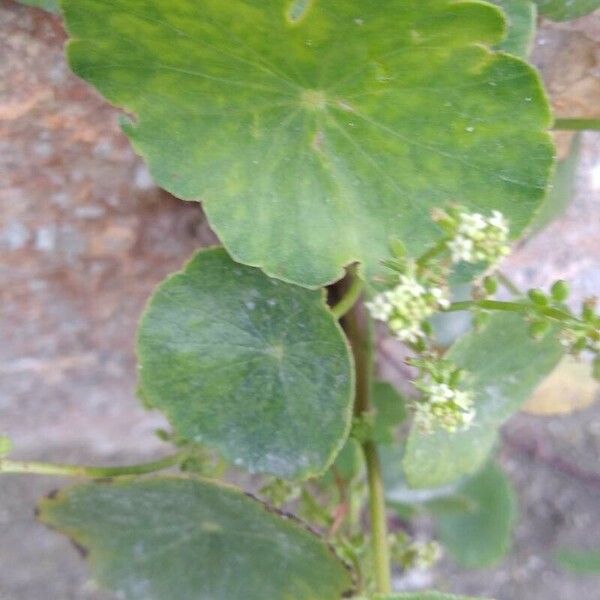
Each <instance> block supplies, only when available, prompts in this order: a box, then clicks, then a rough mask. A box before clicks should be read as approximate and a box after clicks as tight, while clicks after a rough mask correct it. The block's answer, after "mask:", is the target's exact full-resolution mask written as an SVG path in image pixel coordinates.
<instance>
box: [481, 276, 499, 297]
mask: <svg viewBox="0 0 600 600" xmlns="http://www.w3.org/2000/svg"><path fill="white" fill-rule="evenodd" d="M483 289H484V290H485V291H486V292H487V294H488V296H491V295H492V294H495V293H496V291H497V290H498V280H497V279H496V278H495V277H486V278H485V279H484V280H483Z"/></svg>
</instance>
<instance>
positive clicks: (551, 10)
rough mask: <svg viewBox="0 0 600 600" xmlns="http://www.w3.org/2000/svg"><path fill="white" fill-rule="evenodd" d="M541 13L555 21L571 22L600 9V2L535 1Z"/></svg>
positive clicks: (572, 0) (573, 0)
mask: <svg viewBox="0 0 600 600" xmlns="http://www.w3.org/2000/svg"><path fill="white" fill-rule="evenodd" d="M535 2H536V3H537V5H538V8H539V9H540V13H541V14H542V15H544V16H545V17H548V18H549V19H552V20H553V21H569V20H571V19H577V18H578V17H583V15H587V14H588V13H591V12H593V11H595V10H598V9H600V0H535Z"/></svg>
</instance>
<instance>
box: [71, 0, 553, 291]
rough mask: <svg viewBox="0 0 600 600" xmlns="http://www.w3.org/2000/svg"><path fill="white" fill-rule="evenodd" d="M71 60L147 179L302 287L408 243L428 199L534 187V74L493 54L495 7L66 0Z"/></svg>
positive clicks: (470, 198)
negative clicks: (142, 163) (121, 122)
mask: <svg viewBox="0 0 600 600" xmlns="http://www.w3.org/2000/svg"><path fill="white" fill-rule="evenodd" d="M63 8H64V12H65V18H66V24H67V28H68V30H69V32H70V35H71V38H72V40H71V42H70V44H69V47H68V56H69V60H70V64H71V66H72V68H73V69H74V71H75V72H76V73H77V74H78V75H80V76H81V77H82V78H84V79H86V80H87V81H89V82H90V83H92V84H93V85H94V86H96V88H97V89H98V90H99V91H100V92H101V93H102V94H104V96H105V97H106V98H107V99H108V100H110V101H111V102H113V103H114V104H116V105H117V106H119V107H122V108H124V109H125V110H126V111H128V112H129V113H132V114H133V115H135V117H136V119H135V121H134V122H132V123H130V124H128V125H126V126H125V131H126V133H127V135H129V137H130V138H131V140H132V142H133V145H134V146H135V148H136V150H137V151H138V152H139V153H140V154H141V155H142V156H144V157H145V159H146V160H147V161H148V164H149V166H150V170H151V172H152V174H153V176H154V178H155V180H156V181H157V182H158V183H159V184H160V185H161V186H163V187H164V188H166V189H167V190H169V191H170V192H172V193H173V194H175V195H176V196H179V197H180V198H184V199H186V200H202V201H203V204H204V209H205V211H206V214H207V215H208V218H209V221H210V223H211V225H212V227H213V228H214V229H215V231H216V232H217V234H218V235H219V237H220V239H221V240H222V242H223V244H224V245H225V247H226V248H227V249H228V251H229V252H230V253H231V255H232V256H233V257H234V258H235V259H236V260H237V261H238V262H242V263H245V264H249V265H254V266H259V267H261V268H262V269H263V270H264V271H265V272H266V273H268V274H269V275H272V276H275V277H277V278H280V279H283V280H287V281H292V282H295V283H298V284H301V285H305V286H307V287H318V286H321V285H323V284H325V283H329V282H331V281H334V280H337V279H338V278H340V277H341V275H342V274H343V267H344V266H345V265H348V264H349V263H351V262H353V261H359V262H361V263H363V265H364V269H365V270H366V273H367V274H368V275H369V276H370V275H372V274H374V273H376V272H380V270H381V269H382V266H381V260H382V259H383V258H386V257H387V255H388V242H389V240H390V238H400V239H402V240H403V242H404V243H405V245H406V246H407V249H408V251H409V253H410V254H413V255H415V254H417V253H419V252H420V251H421V250H423V249H424V248H425V247H426V246H427V245H429V244H430V243H431V242H432V240H433V239H437V236H438V231H437V229H436V228H435V226H434V225H433V224H432V222H431V219H430V214H429V213H430V209H431V208H432V207H434V206H440V205H445V204H448V203H451V202H460V203H461V204H463V205H465V206H466V207H468V208H471V209H478V210H484V211H489V210H490V209H492V208H493V209H498V210H501V211H503V212H504V213H505V214H506V215H507V217H508V218H509V219H510V221H511V225H512V231H513V233H514V234H515V235H517V234H518V233H519V232H521V231H522V230H523V228H524V227H525V226H526V225H527V223H528V222H529V221H530V219H531V217H532V215H533V213H534V212H535V209H536V207H537V205H538V204H539V202H540V201H541V199H542V197H543V195H544V190H545V187H546V183H547V179H548V175H549V172H550V168H551V165H552V162H553V148H552V144H551V142H550V138H549V136H548V134H547V132H546V131H545V130H546V129H547V128H548V127H549V126H550V124H551V117H550V110H549V106H548V103H547V100H546V98H545V95H544V92H543V91H542V88H541V85H540V81H539V78H538V75H537V74H536V72H535V71H534V70H533V69H532V68H531V67H530V66H529V65H527V64H526V63H524V62H522V61H521V60H519V59H517V58H515V57H512V56H508V55H503V54H497V53H493V52H491V51H490V50H489V49H488V47H489V46H492V45H494V44H496V43H498V42H500V41H501V39H502V38H503V36H504V32H505V23H504V19H503V16H502V14H501V11H500V10H499V9H498V8H496V7H494V6H492V5H489V4H486V3H484V2H479V1H477V2H474V1H468V0H467V1H461V2H456V1H455V0H419V1H418V2H407V1H406V0H379V1H378V2H354V1H351V0H313V1H301V0H228V1H227V2H223V1H222V0H203V2H202V3H201V4H200V3H198V1H197V0H137V1H136V2H135V3H132V2H131V0H111V1H110V2H108V1H107V0H63Z"/></svg>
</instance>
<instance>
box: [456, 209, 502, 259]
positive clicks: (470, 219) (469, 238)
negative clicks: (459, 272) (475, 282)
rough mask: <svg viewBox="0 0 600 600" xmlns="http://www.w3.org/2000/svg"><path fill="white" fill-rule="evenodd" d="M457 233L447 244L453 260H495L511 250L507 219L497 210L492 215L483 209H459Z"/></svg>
mask: <svg viewBox="0 0 600 600" xmlns="http://www.w3.org/2000/svg"><path fill="white" fill-rule="evenodd" d="M455 227H456V230H455V234H454V236H453V238H452V239H451V240H450V241H448V243H447V246H448V249H449V250H450V252H451V255H452V262H455V263H457V262H461V261H464V262H470V263H475V262H487V263H489V264H494V263H496V262H497V261H498V260H500V259H501V258H502V257H503V256H506V254H508V252H509V250H510V247H509V245H508V232H509V230H508V221H507V220H506V218H505V217H504V215H503V214H502V213H501V212H499V211H497V210H494V211H493V212H492V216H491V217H488V218H486V217H484V216H483V215H482V214H480V213H468V212H464V211H463V212H460V213H458V215H457V217H456V221H455Z"/></svg>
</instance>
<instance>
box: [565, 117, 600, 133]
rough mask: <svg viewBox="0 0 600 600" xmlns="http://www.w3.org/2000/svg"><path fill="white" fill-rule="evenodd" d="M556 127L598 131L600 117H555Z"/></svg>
mask: <svg viewBox="0 0 600 600" xmlns="http://www.w3.org/2000/svg"><path fill="white" fill-rule="evenodd" d="M554 129H560V130H564V131H586V130H596V131H597V130H599V129H600V119H555V121H554Z"/></svg>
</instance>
